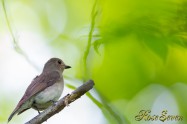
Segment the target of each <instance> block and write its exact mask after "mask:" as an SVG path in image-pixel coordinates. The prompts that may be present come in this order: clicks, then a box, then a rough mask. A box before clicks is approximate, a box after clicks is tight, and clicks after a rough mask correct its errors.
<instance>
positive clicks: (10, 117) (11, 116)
mask: <svg viewBox="0 0 187 124" xmlns="http://www.w3.org/2000/svg"><path fill="white" fill-rule="evenodd" d="M17 112H18V110H17V109H15V110H14V111H13V112H12V113H11V114H10V116H9V118H8V122H9V121H10V120H11V119H12V118H13V116H14V115H15V114H16V113H17Z"/></svg>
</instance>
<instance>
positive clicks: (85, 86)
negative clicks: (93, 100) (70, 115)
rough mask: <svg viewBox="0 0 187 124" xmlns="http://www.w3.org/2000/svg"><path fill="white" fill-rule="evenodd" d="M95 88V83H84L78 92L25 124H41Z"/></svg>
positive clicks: (67, 96)
mask: <svg viewBox="0 0 187 124" xmlns="http://www.w3.org/2000/svg"><path fill="white" fill-rule="evenodd" d="M93 86H94V82H93V81H92V80H89V81H88V82H86V83H84V84H83V85H81V86H80V87H78V88H77V89H76V90H74V91H73V92H72V93H71V94H68V95H66V96H65V97H63V98H62V99H60V100H59V101H58V102H57V103H55V104H53V105H52V106H51V107H49V108H48V109H46V110H45V111H43V112H42V113H41V114H39V115H37V116H36V117H34V118H33V119H31V120H30V121H28V122H26V123H25V124H41V123H43V122H44V121H46V120H47V119H49V118H50V117H52V116H53V115H55V114H57V113H58V112H60V111H61V110H63V109H64V108H65V107H66V106H67V104H70V103H72V102H73V101H75V100H76V99H78V98H80V97H81V96H82V95H84V94H85V93H86V92H88V91H89V90H90V89H92V88H93Z"/></svg>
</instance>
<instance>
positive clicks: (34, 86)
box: [10, 71, 61, 116]
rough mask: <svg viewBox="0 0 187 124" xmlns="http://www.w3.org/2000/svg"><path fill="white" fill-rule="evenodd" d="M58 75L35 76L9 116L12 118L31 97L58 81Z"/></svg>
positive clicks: (57, 73)
mask: <svg viewBox="0 0 187 124" xmlns="http://www.w3.org/2000/svg"><path fill="white" fill-rule="evenodd" d="M60 77H61V76H60V73H59V72H57V71H53V72H49V73H42V74H41V75H39V76H37V77H36V78H35V79H33V81H32V82H31V84H30V85H29V86H28V88H27V90H26V91H25V94H24V95H23V97H22V98H21V100H20V101H19V103H18V105H17V106H16V108H15V109H14V111H13V112H12V114H11V115H10V116H13V115H14V114H16V113H17V112H18V109H19V108H20V107H21V106H22V105H23V104H24V103H25V102H26V101H27V100H29V99H30V98H31V97H32V96H34V95H36V94H37V93H39V92H41V91H43V90H44V89H45V88H47V87H49V86H51V85H53V84H54V83H55V82H57V81H58V80H60Z"/></svg>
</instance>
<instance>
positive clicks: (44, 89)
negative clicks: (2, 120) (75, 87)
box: [8, 58, 71, 122]
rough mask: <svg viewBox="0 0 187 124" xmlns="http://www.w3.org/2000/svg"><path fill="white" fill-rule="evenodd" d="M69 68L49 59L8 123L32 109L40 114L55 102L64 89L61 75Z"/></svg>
mask: <svg viewBox="0 0 187 124" xmlns="http://www.w3.org/2000/svg"><path fill="white" fill-rule="evenodd" d="M68 68H71V67H70V66H67V65H65V64H64V62H63V61H62V60H61V59H59V58H51V59H50V60H48V61H47V63H46V64H45V65H44V68H43V72H42V73H41V74H40V75H39V76H36V77H35V78H34V79H33V81H32V82H31V84H30V85H29V86H28V88H27V90H26V91H25V94H24V95H23V97H22V98H21V100H20V101H19V103H18V105H17V106H16V108H15V109H14V111H13V112H12V113H11V115H10V116H9V118H8V122H9V121H10V120H11V119H12V117H13V116H14V115H15V114H18V115H19V114H21V113H22V112H24V111H25V110H27V109H30V108H33V109H35V110H37V111H38V113H40V111H41V110H45V109H46V108H48V107H49V106H51V105H52V104H53V103H54V102H56V101H57V100H58V99H59V98H60V96H61V94H62V92H63V89H64V80H63V76H62V73H63V71H64V69H68Z"/></svg>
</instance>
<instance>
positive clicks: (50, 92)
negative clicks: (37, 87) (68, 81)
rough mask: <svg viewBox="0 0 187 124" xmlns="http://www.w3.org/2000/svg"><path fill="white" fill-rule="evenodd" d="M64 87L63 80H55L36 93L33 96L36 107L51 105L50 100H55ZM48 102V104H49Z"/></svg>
mask: <svg viewBox="0 0 187 124" xmlns="http://www.w3.org/2000/svg"><path fill="white" fill-rule="evenodd" d="M63 89H64V83H63V82H56V83H55V84H53V85H52V86H49V87H48V88H46V89H45V90H43V91H41V92H40V93H38V94H37V95H36V96H35V98H34V104H35V106H36V107H37V106H38V109H40V108H41V109H42V108H43V109H45V108H47V107H48V106H50V105H51V101H57V100H58V99H59V98H60V96H61V94H62V92H63ZM49 103H50V104H49Z"/></svg>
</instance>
